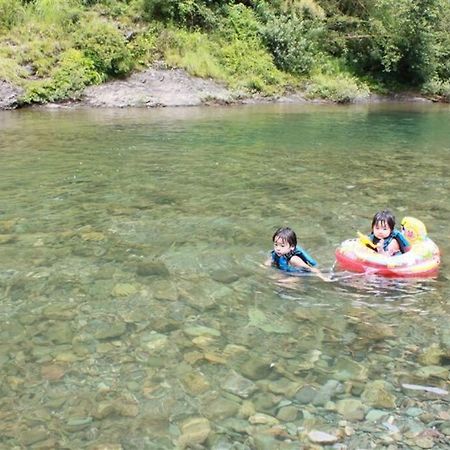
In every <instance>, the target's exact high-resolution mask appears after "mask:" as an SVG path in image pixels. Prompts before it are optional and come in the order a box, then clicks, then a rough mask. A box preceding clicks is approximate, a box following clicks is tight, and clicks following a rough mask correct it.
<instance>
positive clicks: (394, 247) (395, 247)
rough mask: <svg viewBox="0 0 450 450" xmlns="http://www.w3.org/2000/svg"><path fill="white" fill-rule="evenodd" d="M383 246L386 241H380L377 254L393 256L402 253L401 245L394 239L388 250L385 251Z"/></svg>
mask: <svg viewBox="0 0 450 450" xmlns="http://www.w3.org/2000/svg"><path fill="white" fill-rule="evenodd" d="M383 244H384V239H380V241H379V242H378V244H377V252H378V253H381V254H382V255H386V256H393V255H395V254H396V253H398V252H399V251H400V245H398V242H397V240H396V239H392V241H391V242H390V243H389V245H388V246H387V249H386V250H384V249H383Z"/></svg>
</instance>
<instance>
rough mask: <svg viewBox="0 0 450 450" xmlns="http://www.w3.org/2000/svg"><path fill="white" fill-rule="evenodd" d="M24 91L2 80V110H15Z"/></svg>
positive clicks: (0, 96) (0, 101) (0, 82)
mask: <svg viewBox="0 0 450 450" xmlns="http://www.w3.org/2000/svg"><path fill="white" fill-rule="evenodd" d="M22 94H23V90H22V89H21V88H19V87H17V86H13V85H12V84H11V83H8V82H7V81H3V80H0V109H13V108H15V107H16V106H17V102H18V99H19V97H20V96H21V95H22Z"/></svg>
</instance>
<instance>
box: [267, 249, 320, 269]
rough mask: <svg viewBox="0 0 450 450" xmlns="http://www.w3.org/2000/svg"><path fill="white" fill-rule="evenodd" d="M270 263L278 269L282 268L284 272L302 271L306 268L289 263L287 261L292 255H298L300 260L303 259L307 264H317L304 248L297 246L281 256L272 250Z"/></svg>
mask: <svg viewBox="0 0 450 450" xmlns="http://www.w3.org/2000/svg"><path fill="white" fill-rule="evenodd" d="M271 254H272V265H274V266H275V267H277V268H278V269H280V270H284V271H286V272H304V271H307V270H308V269H306V268H305V269H304V268H302V267H293V266H290V265H289V261H290V259H291V258H292V257H293V256H298V257H299V258H301V260H302V261H304V262H305V263H306V264H308V266H310V267H314V266H316V265H317V262H316V260H315V259H314V258H313V257H312V256H310V255H309V254H308V253H307V252H306V251H305V250H303V249H302V248H301V247H299V246H297V247H295V249H294V250H292V251H291V252H289V253H287V254H286V255H283V256H278V255H277V254H276V253H275V250H272V253H271Z"/></svg>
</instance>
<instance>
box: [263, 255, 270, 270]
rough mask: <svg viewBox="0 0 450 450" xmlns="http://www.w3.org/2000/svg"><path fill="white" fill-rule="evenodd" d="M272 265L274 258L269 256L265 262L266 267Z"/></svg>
mask: <svg viewBox="0 0 450 450" xmlns="http://www.w3.org/2000/svg"><path fill="white" fill-rule="evenodd" d="M271 265H272V258H271V257H270V256H269V257H268V258H267V259H266V260H265V261H264V267H270V266H271Z"/></svg>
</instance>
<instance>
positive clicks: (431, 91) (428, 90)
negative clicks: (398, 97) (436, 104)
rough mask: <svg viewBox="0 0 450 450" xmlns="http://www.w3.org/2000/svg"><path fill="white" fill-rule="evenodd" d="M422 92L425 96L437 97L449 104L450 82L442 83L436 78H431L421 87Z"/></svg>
mask: <svg viewBox="0 0 450 450" xmlns="http://www.w3.org/2000/svg"><path fill="white" fill-rule="evenodd" d="M422 92H423V93H424V94H425V95H429V96H433V97H438V98H439V99H441V100H442V101H444V102H447V103H450V81H449V80H446V81H442V80H439V79H438V78H433V79H431V80H430V81H428V82H427V83H425V84H424V86H423V87H422Z"/></svg>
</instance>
